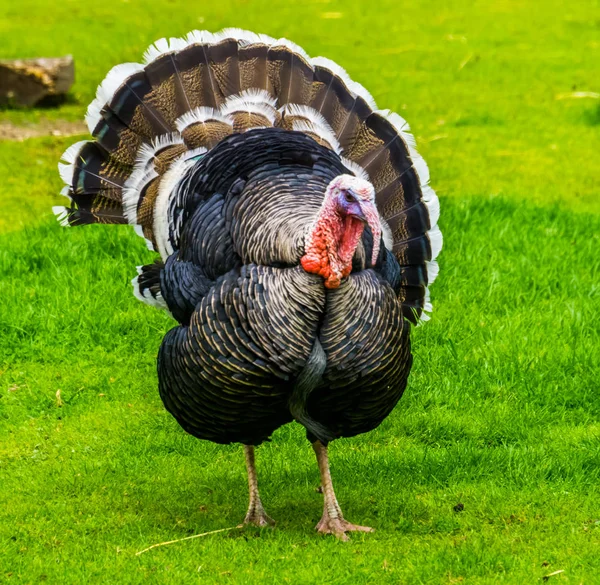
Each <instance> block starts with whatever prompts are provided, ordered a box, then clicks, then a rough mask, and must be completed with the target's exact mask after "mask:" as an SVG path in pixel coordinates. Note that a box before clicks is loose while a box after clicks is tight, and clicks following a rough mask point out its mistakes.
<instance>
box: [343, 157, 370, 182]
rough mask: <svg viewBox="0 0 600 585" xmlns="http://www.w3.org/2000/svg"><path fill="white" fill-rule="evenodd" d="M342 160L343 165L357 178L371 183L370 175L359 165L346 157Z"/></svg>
mask: <svg viewBox="0 0 600 585" xmlns="http://www.w3.org/2000/svg"><path fill="white" fill-rule="evenodd" d="M340 158H341V159H342V164H343V165H344V166H345V167H346V168H347V169H349V170H351V171H352V172H353V173H354V174H355V175H356V176H357V177H360V178H361V179H364V180H365V181H370V180H371V179H370V178H369V173H367V171H365V169H363V168H362V167H361V166H360V165H359V164H358V163H355V162H354V161H353V160H350V159H349V158H346V157H345V156H342V157H340Z"/></svg>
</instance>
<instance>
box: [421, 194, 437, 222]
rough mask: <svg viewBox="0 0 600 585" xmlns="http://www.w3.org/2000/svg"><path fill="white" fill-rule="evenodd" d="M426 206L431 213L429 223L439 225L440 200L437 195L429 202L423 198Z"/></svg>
mask: <svg viewBox="0 0 600 585" xmlns="http://www.w3.org/2000/svg"><path fill="white" fill-rule="evenodd" d="M423 201H424V203H425V206H426V207H427V211H428V213H429V223H430V225H432V226H434V225H436V224H437V222H438V219H439V218H440V200H439V199H438V197H437V195H435V194H434V195H433V197H431V198H430V199H429V200H427V201H426V200H425V198H423Z"/></svg>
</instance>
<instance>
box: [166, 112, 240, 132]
mask: <svg viewBox="0 0 600 585" xmlns="http://www.w3.org/2000/svg"><path fill="white" fill-rule="evenodd" d="M209 121H217V122H223V123H225V124H229V125H232V124H233V120H232V119H231V118H230V117H229V116H226V115H224V114H223V113H222V112H220V111H219V110H216V109H215V108H209V107H206V106H202V107H200V108H194V109H193V110H190V111H189V112H186V113H185V114H183V115H182V116H180V117H179V118H177V120H175V125H176V126H177V130H179V132H183V131H184V130H185V129H186V128H187V127H188V126H191V125H192V124H202V123H204V122H209Z"/></svg>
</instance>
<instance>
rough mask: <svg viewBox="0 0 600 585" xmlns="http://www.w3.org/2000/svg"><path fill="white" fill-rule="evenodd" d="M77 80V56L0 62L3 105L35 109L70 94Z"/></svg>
mask: <svg viewBox="0 0 600 585" xmlns="http://www.w3.org/2000/svg"><path fill="white" fill-rule="evenodd" d="M74 80H75V65H74V63H73V57H71V55H68V56H66V57H58V58H45V57H43V58H40V59H16V60H10V61H9V60H0V104H2V105H8V104H10V105H19V106H26V107H31V106H34V105H35V104H37V103H39V102H40V101H41V100H43V99H44V98H47V97H50V96H60V95H63V94H65V93H66V92H67V91H69V89H70V87H71V86H72V85H73V81H74Z"/></svg>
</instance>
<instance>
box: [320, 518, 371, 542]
mask: <svg viewBox="0 0 600 585" xmlns="http://www.w3.org/2000/svg"><path fill="white" fill-rule="evenodd" d="M315 528H316V530H317V532H318V533H319V534H333V535H334V536H335V537H336V538H339V539H340V540H344V541H347V540H350V537H349V536H348V535H347V534H346V532H373V530H374V529H373V528H369V527H368V526H358V525H357V524H352V523H351V522H348V521H347V520H344V518H343V517H341V516H338V517H337V518H332V517H331V516H330V515H329V514H328V513H327V512H326V511H325V512H323V517H322V518H321V520H319V523H318V524H317V525H316V526H315Z"/></svg>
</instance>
